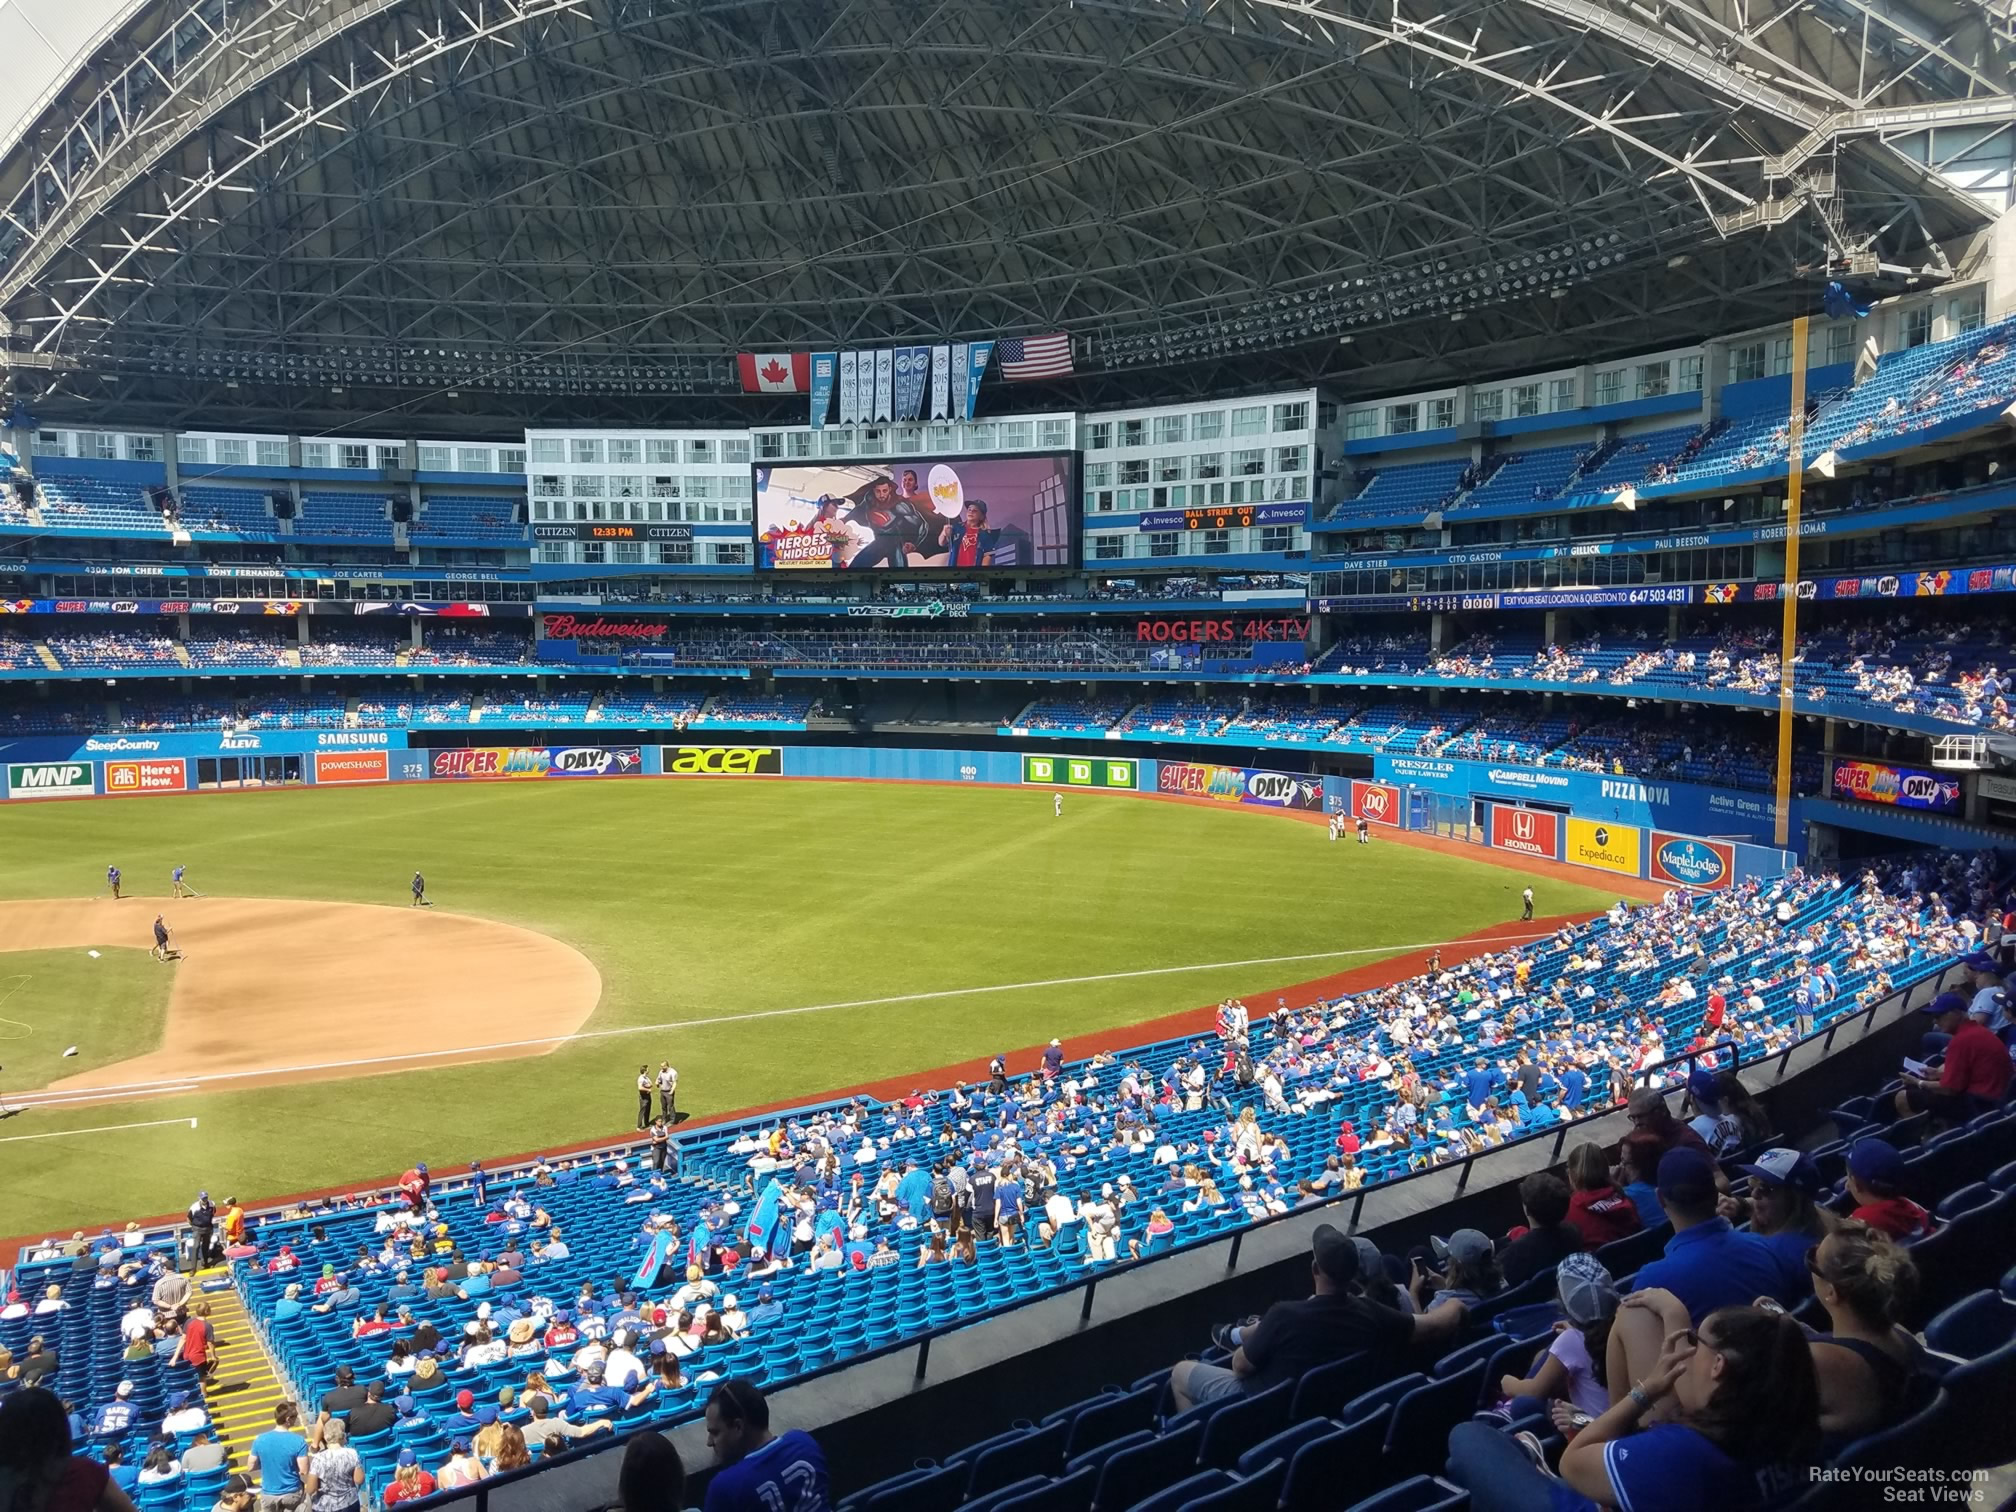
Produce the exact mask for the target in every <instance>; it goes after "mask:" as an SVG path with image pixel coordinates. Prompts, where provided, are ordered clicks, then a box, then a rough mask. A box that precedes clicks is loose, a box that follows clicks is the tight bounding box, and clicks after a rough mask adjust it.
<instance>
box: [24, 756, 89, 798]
mask: <svg viewBox="0 0 2016 1512" xmlns="http://www.w3.org/2000/svg"><path fill="white" fill-rule="evenodd" d="M96 787H97V785H96V784H95V783H93V782H92V780H91V763H90V762H88V761H28V762H21V763H18V764H10V765H9V766H8V768H7V796H8V797H9V798H74V797H79V796H81V795H83V794H86V793H90V792H95V791H96Z"/></svg>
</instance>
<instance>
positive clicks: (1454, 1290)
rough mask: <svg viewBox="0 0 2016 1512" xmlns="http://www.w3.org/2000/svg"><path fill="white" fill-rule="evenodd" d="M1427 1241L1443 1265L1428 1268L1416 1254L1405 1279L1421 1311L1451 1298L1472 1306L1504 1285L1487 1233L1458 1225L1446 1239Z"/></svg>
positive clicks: (1502, 1288)
mask: <svg viewBox="0 0 2016 1512" xmlns="http://www.w3.org/2000/svg"><path fill="white" fill-rule="evenodd" d="M1428 1242H1429V1244H1430V1245H1431V1246H1432V1247H1433V1253H1434V1258H1435V1263H1436V1264H1437V1265H1440V1266H1441V1267H1442V1269H1441V1270H1439V1271H1434V1270H1430V1269H1429V1268H1428V1267H1427V1266H1425V1265H1423V1264H1422V1263H1421V1261H1420V1260H1419V1259H1418V1258H1417V1259H1416V1260H1415V1261H1414V1267H1413V1274H1412V1275H1411V1276H1410V1277H1409V1278H1408V1281H1407V1289H1408V1291H1409V1292H1411V1293H1412V1294H1413V1296H1414V1302H1415V1305H1416V1306H1417V1307H1419V1308H1420V1309H1421V1311H1422V1312H1424V1313H1426V1312H1432V1311H1434V1310H1435V1309H1436V1308H1438V1307H1441V1306H1443V1305H1444V1304H1446V1303H1448V1302H1451V1301H1455V1302H1461V1303H1462V1304H1463V1305H1464V1306H1465V1307H1475V1306H1476V1305H1477V1304H1478V1303H1479V1302H1482V1301H1483V1300H1484V1299H1485V1298H1486V1297H1495V1296H1497V1295H1498V1293H1499V1292H1501V1291H1503V1290H1504V1289H1505V1277H1504V1274H1503V1273H1502V1272H1501V1271H1500V1270H1499V1269H1498V1256H1497V1253H1496V1251H1495V1250H1493V1248H1492V1246H1491V1239H1490V1236H1489V1235H1487V1234H1485V1233H1483V1232H1482V1231H1481V1230H1478V1229H1473V1228H1461V1229H1458V1230H1456V1232H1455V1233H1453V1234H1451V1235H1450V1236H1449V1237H1448V1238H1447V1239H1442V1238H1432V1239H1430V1240H1429V1241H1428Z"/></svg>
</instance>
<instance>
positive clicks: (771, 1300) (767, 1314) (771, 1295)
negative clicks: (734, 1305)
mask: <svg viewBox="0 0 2016 1512" xmlns="http://www.w3.org/2000/svg"><path fill="white" fill-rule="evenodd" d="M783 1316H784V1304H783V1303H782V1302H779V1301H778V1300H777V1296H776V1293H775V1292H773V1291H772V1290H771V1289H770V1287H769V1286H767V1285H765V1286H762V1287H759V1288H758V1289H757V1292H756V1305H755V1306H754V1307H752V1308H750V1309H749V1326H750V1327H751V1328H763V1327H767V1326H768V1325H769V1324H772V1323H775V1322H776V1321H777V1320H778V1319H780V1318H782V1317H783Z"/></svg>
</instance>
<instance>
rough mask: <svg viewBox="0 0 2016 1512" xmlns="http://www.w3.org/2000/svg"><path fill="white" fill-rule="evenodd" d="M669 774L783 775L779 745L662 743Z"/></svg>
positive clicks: (690, 775) (782, 755) (661, 751)
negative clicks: (674, 744) (683, 744)
mask: <svg viewBox="0 0 2016 1512" xmlns="http://www.w3.org/2000/svg"><path fill="white" fill-rule="evenodd" d="M659 755H660V756H661V757H663V758H664V763H665V775H666V776H667V777H781V776H782V775H783V774H784V752H783V749H782V748H781V747H779V746H661V747H659Z"/></svg>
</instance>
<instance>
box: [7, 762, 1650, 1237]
mask: <svg viewBox="0 0 2016 1512" xmlns="http://www.w3.org/2000/svg"><path fill="white" fill-rule="evenodd" d="M0 844H4V846H5V850H6V854H7V856H8V861H9V865H8V867H7V869H6V871H5V873H4V874H0V896H16V897H49V896H79V895H87V894H90V893H91V892H93V891H94V890H96V888H97V886H98V885H99V882H100V880H101V879H102V878H103V876H104V872H105V868H106V866H107V865H110V864H115V863H116V864H117V865H119V866H120V867H121V868H122V869H123V870H124V872H125V876H126V879H127V887H128V890H129V891H131V892H134V893H139V894H143V895H163V896H165V895H166V893H167V892H168V876H169V872H170V870H171V869H172V868H173V867H174V866H175V865H176V864H177V863H183V864H186V865H187V866H188V867H189V877H190V880H191V881H192V882H193V883H194V884H195V885H196V886H197V887H199V888H201V889H202V890H203V891H204V892H207V893H212V894H219V895H246V896H280V897H294V898H320V899H332V900H339V901H358V902H378V903H390V904H401V903H403V902H405V888H406V883H407V880H408V879H409V878H410V876H411V875H412V873H413V871H414V870H415V869H416V868H417V869H420V870H423V871H424V872H425V873H426V875H427V881H428V889H429V895H430V896H431V897H433V898H434V899H435V900H436V901H437V903H438V906H440V907H442V908H444V909H454V910H458V911H466V912H470V913H478V914H483V915H486V916H488V917H492V918H497V919H501V920H505V921H507V922H510V923H514V924H520V925H524V926H526V927H528V928H532V929H538V930H542V931H544V932H546V933H548V934H551V935H553V936H555V937H556V938H559V939H561V940H564V941H566V942H568V943H569V944H572V945H574V946H576V947H577V948H579V949H580V950H581V951H583V952H584V953H585V954H586V955H587V956H588V957H589V959H590V960H592V961H593V962H594V963H595V965H596V966H597V968H598V969H599V970H600V971H601V973H602V979H603V1000H602V1003H601V1006H600V1007H599V1008H598V1009H597V1011H596V1014H595V1016H594V1018H593V1019H592V1021H591V1023H590V1025H589V1028H590V1029H592V1030H606V1029H612V1028H624V1027H627V1026H651V1025H669V1026H673V1027H669V1028H665V1029H662V1030H653V1031H652V1032H646V1033H637V1034H623V1035H619V1036H616V1037H613V1038H601V1039H594V1040H586V1041H581V1042H578V1043H574V1044H570V1045H568V1046H566V1047H563V1048H562V1049H559V1050H556V1051H554V1052H553V1053H552V1054H550V1055H548V1056H543V1057H540V1058H538V1059H534V1060H525V1061H517V1062H505V1063H501V1064H492V1065H479V1066H469V1067H466V1068H451V1069H448V1070H433V1071H415V1072H406V1073H400V1074H389V1075H380V1076H372V1077H366V1078H357V1079H353V1080H347V1081H341V1082H327V1083H320V1084H312V1085H301V1086H286V1087H275V1088H268V1089H251V1090H245V1091H237V1092H221V1091H206V1092H203V1093H199V1094H190V1095H185V1096H176V1097H159V1098H152V1099H145V1100H136V1101H132V1102H128V1103H124V1104H120V1105H118V1106H117V1107H116V1108H107V1107H104V1106H100V1107H97V1108H92V1109H76V1110H66V1111H61V1112H57V1111H43V1110H37V1111H36V1112H34V1113H32V1114H30V1115H25V1116H23V1117H21V1118H18V1119H14V1120H10V1121H9V1122H8V1123H7V1124H5V1125H4V1126H0V1138H6V1137H8V1136H18V1135H21V1134H26V1133H45V1132H51V1131H55V1130H61V1129H68V1128H87V1127H92V1126H98V1125H105V1124H110V1123H118V1122H126V1121H131V1120H142V1119H157V1118H162V1119H165V1118H187V1117H191V1116H200V1118H201V1126H200V1129H199V1130H195V1131H189V1130H177V1129H173V1128H164V1129H159V1130H149V1131H146V1132H144V1133H109V1134H91V1135H84V1136H80V1137H78V1138H75V1139H69V1138H65V1139H52V1140H38V1141H32V1142H18V1143H13V1144H5V1145H0V1233H9V1232H12V1233H20V1232H26V1231H30V1230H38V1229H42V1228H53V1227H68V1226H71V1225H73V1224H79V1223H85V1222H100V1221H112V1220H114V1219H123V1218H125V1217H127V1216H130V1215H132V1214H134V1213H155V1212H161V1211H172V1210H174V1209H176V1208H178V1207H180V1206H182V1205H184V1204H185V1203H186V1202H187V1201H188V1200H189V1197H190V1195H191V1194H192V1192H193V1189H194V1188H195V1187H198V1186H207V1187H208V1188H209V1189H210V1190H211V1191H212V1192H213V1193H214V1192H216V1191H217V1190H218V1189H219V1188H220V1187H224V1188H230V1189H232V1190H234V1191H237V1192H239V1193H240V1194H242V1195H245V1196H247V1197H248V1198H249V1197H251V1196H253V1195H255V1194H259V1193H280V1192H286V1191H295V1190H300V1189H303V1188H309V1187H316V1186H322V1185H327V1184H332V1183H338V1182H344V1181H349V1180H353V1179H356V1180H362V1179H364V1178H368V1177H374V1176H379V1175H382V1174H384V1173H387V1172H396V1171H398V1170H400V1169H401V1168H403V1167H404V1166H405V1165H407V1164H409V1163H411V1161H413V1160H414V1159H416V1158H417V1159H430V1160H434V1161H438V1162H444V1163H454V1162H459V1161H466V1160H468V1159H469V1158H470V1157H472V1156H493V1155H500V1154H507V1153H513V1152H517V1151H521V1150H527V1149H533V1148H539V1147H542V1146H546V1145H551V1144H557V1143H560V1142H563V1141H571V1140H576V1139H587V1138H595V1137H600V1136H605V1135H609V1134H613V1133H617V1132H620V1131H622V1130H624V1129H627V1128H629V1127H630V1126H631V1123H632V1113H633V1110H634V1107H635V1102H634V1094H633V1091H632V1082H633V1079H634V1076H635V1073H636V1066H637V1064H638V1062H639V1061H647V1060H648V1061H649V1062H651V1063H652V1064H653V1065H654V1066H655V1064H656V1063H657V1062H658V1061H659V1060H661V1059H670V1060H671V1061H672V1062H673V1063H674V1064H675V1065H677V1066H678V1067H679V1070H680V1107H681V1108H682V1110H687V1111H690V1112H693V1113H707V1112H712V1111H720V1110H725V1109H732V1108H738V1107H745V1106H749V1105H751V1104H757V1103H763V1102H770V1101H775V1100H779V1099H784V1098H801V1097H802V1098H808V1099H809V1098H812V1097H815V1096H817V1095H818V1094H820V1093H822V1092H824V1091H826V1090H828V1089H831V1088H834V1087H838V1086H844V1085H848V1084H852V1083H858V1082H865V1081H872V1080H879V1079H882V1078H885V1077H893V1076H901V1075H905V1074H908V1073H910V1072H915V1071H924V1070H928V1069H931V1068H933V1067H937V1066H942V1065H945V1064H948V1063H951V1062H956V1061H962V1060H968V1059H972V1058H975V1057H980V1056H985V1055H988V1054H991V1053H993V1052H995V1051H997V1050H1006V1049H1013V1048H1017V1047H1020V1046H1025V1045H1030V1044H1035V1043H1040V1042H1041V1041H1042V1040H1044V1039H1046V1038H1048V1037H1049V1036H1050V1035H1052V1034H1060V1035H1063V1036H1064V1037H1065V1040H1066V1044H1067V1046H1068V1044H1069V1042H1070V1036H1071V1035H1073V1034H1078V1033H1085V1032H1088V1031H1091V1030H1095V1029H1105V1028H1111V1027H1114V1026H1119V1025H1125V1024H1130V1023H1136V1022H1139V1021H1141V1020H1143V1019H1147V1018H1152V1017H1155V1016H1158V1015H1160V1014H1164V1013H1168V1012H1173V1011H1177V1010H1180V1009H1184V1008H1189V1007H1194V1006H1196V1005H1197V1004H1200V1003H1208V1002H1211V1001H1214V1000H1216V999H1218V998H1221V997H1224V996H1226V995H1228V994H1235V993H1237V994H1257V993H1260V992H1263V991H1265V990H1266V989H1270V988H1273V987H1277V986H1280V985H1283V984H1286V983H1291V982H1296V981H1303V980H1307V979H1309V978H1311V977H1317V976H1323V975H1327V974H1329V973H1331V972H1334V971H1339V970H1344V969H1347V968H1349V967H1352V966H1356V965H1361V964H1363V963H1364V962H1366V961H1368V960H1372V959H1376V958H1377V957H1378V956H1379V955H1381V954H1387V953H1392V952H1395V951H1398V950H1401V949H1403V948H1407V949H1412V948H1418V947H1420V946H1423V945H1425V944H1427V943H1430V942H1435V941H1440V940H1445V939H1449V938H1453V937H1455V936H1458V935H1462V934H1466V933H1469V932H1470V931H1472V930H1475V929H1478V928H1481V927H1483V926H1485V925H1488V924H1492V923H1496V922H1499V921H1502V920H1505V919H1509V918H1516V917H1517V916H1518V894H1519V889H1520V888H1521V887H1522V886H1524V885H1525V884H1526V882H1527V881H1528V880H1529V879H1528V878H1527V877H1526V876H1525V875H1524V874H1522V873H1519V872H1515V871H1510V870H1507V869H1503V868H1500V867H1495V866H1491V865H1488V864H1485V863H1483V862H1480V861H1472V860H1469V859H1466V858H1459V857H1449V856H1442V855H1437V854H1433V853H1429V852H1426V851H1421V850H1415V849H1410V848H1407V847H1403V846H1398V845H1379V844H1375V845H1373V846H1371V847H1369V848H1368V847H1359V846H1357V845H1354V844H1350V843H1348V842H1347V843H1343V844H1337V845H1333V844H1331V843H1330V841H1329V840H1328V839H1327V838H1326V836H1325V834H1324V831H1323V829H1322V827H1321V826H1319V825H1313V824H1300V823H1293V822H1289V821H1286V820H1283V819H1281V818H1278V817H1275V816H1269V815H1263V814H1256V813H1253V812H1251V811H1241V810H1219V809H1212V808H1204V807H1197V806H1190V805H1178V804H1165V803H1152V802H1144V801H1141V800H1138V799H1133V798H1128V797H1123V796H1118V795H1104V794H1072V795H1069V796H1068V797H1067V798H1066V800H1065V813H1064V817H1063V818H1061V819H1053V818H1052V817H1051V812H1050V794H1049V792H1048V791H1036V790H1022V789H1002V788H985V787H973V788H950V787H932V786H895V785H879V786H878V785H870V784H854V783H796V782H746V783H738V782H730V781H722V782H704V781H695V782H655V781H642V780H639V781H633V782H625V781H608V782H582V783H572V782H570V783H561V782H546V783H524V784H517V783H488V784H469V785H455V784H448V783H426V784H420V783H415V784H410V785H406V784H399V785H393V786H388V787H377V788H340V789H323V790H300V791H293V792H267V793H259V794H244V795H238V794H216V795H200V796H192V797H188V798H176V799H151V800H150V799H131V800H121V801H116V802H89V803H60V804H57V803H51V804H26V803H14V804H7V805H4V807H0ZM1535 891H1536V893H1538V894H1539V898H1538V906H1539V910H1540V912H1542V913H1545V914H1552V913H1568V912H1575V911H1581V910H1593V909H1598V908H1602V907H1604V906H1606V905H1607V904H1608V903H1609V902H1610V901H1611V898H1612V895H1611V894H1610V893H1608V892H1606V891H1602V890H1599V889H1598V888H1596V887H1571V886H1566V885H1562V884H1556V883H1552V882H1546V883H1542V884H1540V885H1539V886H1537V887H1536V889H1535ZM196 906H199V907H200V906H201V905H200V904H199V905H196ZM171 922H172V919H171ZM0 944H4V942H0ZM360 948H368V942H360ZM1284 957H1312V958H1310V959H1296V960H1287V959H1280V958H1284ZM1224 963H1253V964H1224ZM7 964H8V963H7V962H6V961H5V959H4V958H0V969H4V968H5V967H6V966H7ZM1170 967H1183V968H1195V969H1185V970H1183V971H1181V972H1180V973H1173V974H1172V973H1169V972H1168V971H1167V968H1170ZM1129 972H1136V973H1150V972H1153V973H1156V974H1153V975H1134V976H1127V975H1117V974H1121V973H1129ZM275 973H276V983H284V980H285V963H284V962H276V963H275ZM1080 977H1102V978H1105V979H1104V980H1096V981H1072V980H1069V979H1072V978H1080ZM1035 982H1044V983H1048V984H1050V985H1044V986H1038V987H1028V988H1023V989H1021V990H1014V991H1004V992H991V993H984V994H975V993H972V992H971V989H974V988H980V987H988V986H999V985H1002V984H1015V983H1035ZM0 991H4V988H0ZM926 993H937V994H947V995H944V996H937V997H930V998H923V999H918V1000H912V1001H895V1002H891V1001H884V1000H886V999H890V998H902V997H908V996H911V995H916V994H926ZM836 1004H837V1005H847V1006H835V1007H826V1008H819V1011H812V1012H798V1013H786V1012H784V1010H792V1009H804V1008H808V1007H817V1006H818V1005H836ZM0 1011H4V1010H0ZM745 1015H766V1016H762V1017H747V1018H743V1019H742V1021H740V1022H737V1021H736V1019H737V1018H738V1017H741V1016H745ZM681 1026H684V1027H681ZM9 1081H10V1084H14V1083H12V1079H11V1078H9ZM31 1125H32V1127H31ZM84 1172H88V1173H89V1179H88V1180H80V1179H79V1177H80V1173H84Z"/></svg>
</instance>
